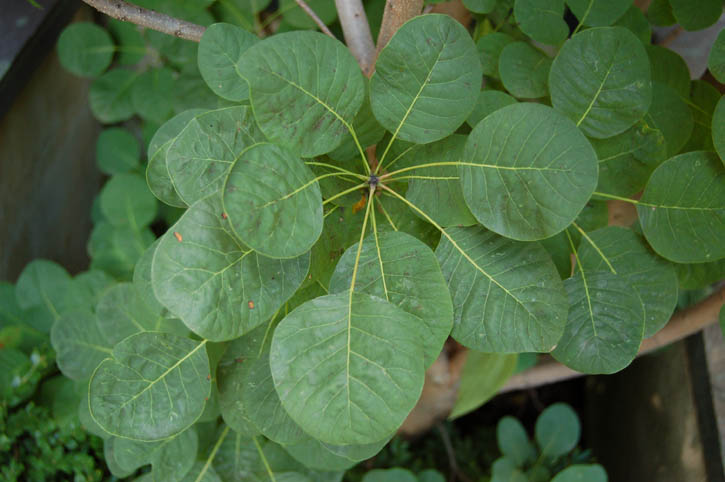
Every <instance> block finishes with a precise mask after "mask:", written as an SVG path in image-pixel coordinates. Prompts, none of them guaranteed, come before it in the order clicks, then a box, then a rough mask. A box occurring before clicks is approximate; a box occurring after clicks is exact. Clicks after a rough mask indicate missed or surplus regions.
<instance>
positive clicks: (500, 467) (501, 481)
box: [491, 457, 529, 482]
mask: <svg viewBox="0 0 725 482" xmlns="http://www.w3.org/2000/svg"><path fill="white" fill-rule="evenodd" d="M491 482H529V479H528V477H526V475H525V474H524V473H523V472H522V471H521V469H520V468H519V467H517V466H516V464H515V463H514V461H513V460H511V459H510V458H508V457H499V458H498V459H496V460H495V461H494V462H493V466H492V467H491Z"/></svg>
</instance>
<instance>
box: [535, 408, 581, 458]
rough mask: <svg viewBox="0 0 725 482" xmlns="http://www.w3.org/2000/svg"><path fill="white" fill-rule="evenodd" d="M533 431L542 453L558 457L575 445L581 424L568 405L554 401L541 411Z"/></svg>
mask: <svg viewBox="0 0 725 482" xmlns="http://www.w3.org/2000/svg"><path fill="white" fill-rule="evenodd" d="M534 431H535V435H536V443H537V444H538V445H539V450H541V453H542V455H543V456H545V457H558V456H561V455H566V454H567V453H568V452H569V451H571V450H572V449H573V448H574V447H576V444H577V443H578V442H579V437H580V436H581V424H580V423H579V417H577V415H576V412H574V410H572V408H571V407H570V406H569V405H567V404H565V403H555V404H553V405H549V406H548V407H546V409H545V410H544V411H543V412H541V415H539V418H538V419H537V420H536V426H535V427H534Z"/></svg>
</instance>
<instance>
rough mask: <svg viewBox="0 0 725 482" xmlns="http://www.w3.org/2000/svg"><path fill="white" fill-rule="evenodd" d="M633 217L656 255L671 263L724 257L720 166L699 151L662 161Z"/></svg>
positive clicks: (724, 194) (724, 191) (723, 171)
mask: <svg viewBox="0 0 725 482" xmlns="http://www.w3.org/2000/svg"><path fill="white" fill-rule="evenodd" d="M637 213H638V214H639V219H640V223H641V224H642V231H643V232H644V235H645V237H646V238H647V241H648V242H649V243H650V244H651V245H652V247H653V248H654V250H655V251H656V252H657V254H659V255H660V256H662V257H664V258H667V259H669V260H670V261H674V262H676V263H704V262H708V261H716V260H718V259H720V258H723V257H725V244H724V243H722V240H723V239H725V167H723V164H722V162H721V161H720V159H718V158H717V156H716V155H715V154H714V153H709V152H702V151H699V152H689V153H687V154H680V155H679V156H675V157H673V158H672V159H670V160H668V161H665V162H664V163H662V164H661V165H660V166H659V167H658V168H657V169H655V171H654V172H653V173H652V176H651V177H650V179H649V182H648V183H647V187H646V188H645V190H644V194H642V197H641V199H640V201H639V203H638V204H637Z"/></svg>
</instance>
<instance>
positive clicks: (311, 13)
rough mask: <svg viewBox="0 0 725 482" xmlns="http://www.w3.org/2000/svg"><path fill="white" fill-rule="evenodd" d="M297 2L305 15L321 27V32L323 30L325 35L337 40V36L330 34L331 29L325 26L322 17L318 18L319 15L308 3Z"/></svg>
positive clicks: (300, 0) (297, 0) (303, 1)
mask: <svg viewBox="0 0 725 482" xmlns="http://www.w3.org/2000/svg"><path fill="white" fill-rule="evenodd" d="M295 1H296V2H297V5H299V7H300V8H301V9H302V10H304V11H305V13H306V14H307V16H309V17H310V18H311V19H312V21H314V22H315V23H316V24H317V26H318V27H320V30H322V33H324V34H326V35H329V36H330V37H332V38H334V39H335V40H337V38H336V37H335V35H333V33H332V32H330V29H329V28H327V25H325V22H323V21H322V20H321V19H320V17H318V16H317V14H316V13H315V11H314V10H312V9H311V8H310V6H309V5H307V3H306V2H305V0H295Z"/></svg>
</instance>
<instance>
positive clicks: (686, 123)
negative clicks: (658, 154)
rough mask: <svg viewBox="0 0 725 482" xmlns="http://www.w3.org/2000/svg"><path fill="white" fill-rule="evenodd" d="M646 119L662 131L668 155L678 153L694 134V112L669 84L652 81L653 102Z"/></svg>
mask: <svg viewBox="0 0 725 482" xmlns="http://www.w3.org/2000/svg"><path fill="white" fill-rule="evenodd" d="M644 121H645V122H646V123H647V125H648V126H650V127H653V128H655V129H658V130H659V131H661V132H662V135H663V136H664V138H665V143H666V145H667V157H672V156H674V155H676V154H677V153H678V152H680V150H681V149H682V148H683V147H684V145H685V144H686V143H687V140H688V139H689V138H690V135H691V134H692V129H693V127H694V121H693V116H692V112H691V111H690V108H689V107H688V106H687V104H686V103H685V101H684V100H683V99H682V98H681V97H680V96H679V95H678V93H677V91H676V90H675V89H673V88H672V87H670V86H669V85H665V84H660V83H659V82H652V104H650V106H649V111H648V112H647V115H645V116H644Z"/></svg>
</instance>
